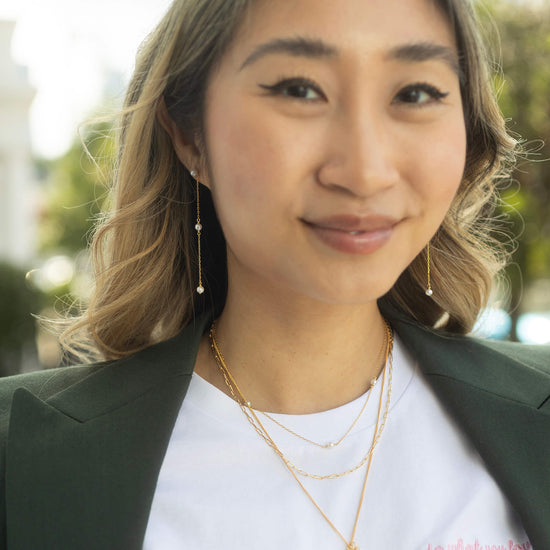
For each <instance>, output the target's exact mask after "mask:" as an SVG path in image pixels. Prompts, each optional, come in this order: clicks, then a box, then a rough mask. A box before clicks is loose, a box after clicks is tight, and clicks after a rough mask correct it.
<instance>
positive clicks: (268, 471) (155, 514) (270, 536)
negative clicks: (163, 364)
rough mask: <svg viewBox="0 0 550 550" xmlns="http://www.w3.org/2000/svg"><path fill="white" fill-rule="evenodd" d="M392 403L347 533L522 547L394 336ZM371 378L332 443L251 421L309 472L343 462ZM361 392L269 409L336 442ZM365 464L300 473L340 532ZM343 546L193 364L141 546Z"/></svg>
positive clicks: (366, 544)
mask: <svg viewBox="0 0 550 550" xmlns="http://www.w3.org/2000/svg"><path fill="white" fill-rule="evenodd" d="M393 367H394V368H393V387H392V397H391V407H390V410H389V415H388V419H387V423H386V427H385V430H384V432H383V434H382V436H381V439H380V441H379V443H378V445H377V447H376V449H375V452H374V457H373V461H372V466H371V470H370V474H369V478H368V482H367V486H366V492H365V498H364V502H363V508H362V511H361V516H360V518H359V524H358V528H357V534H356V537H355V541H356V543H357V545H358V547H359V548H360V549H361V550H366V549H374V548H376V549H384V550H469V549H471V550H485V549H486V548H489V549H490V550H494V549H496V550H501V549H502V550H504V549H505V550H526V549H529V548H531V545H530V544H529V541H528V538H527V535H526V534H525V531H524V530H523V528H522V526H521V524H520V522H519V520H518V518H517V517H516V515H515V513H514V512H513V510H512V508H511V506H510V505H509V503H508V502H507V500H506V498H505V497H504V495H503V494H502V492H501V491H500V489H499V488H498V486H497V485H496V483H495V482H494V480H493V479H492V477H491V476H490V475H489V474H488V472H487V470H486V468H485V466H484V464H483V462H482V461H481V459H480V457H479V456H478V454H477V452H476V450H475V449H474V448H473V447H472V445H471V444H470V443H469V441H467V440H466V438H465V437H464V436H463V435H462V433H461V432H460V431H459V430H458V429H457V427H456V424H455V422H454V420H453V419H452V418H451V417H450V416H449V415H448V414H447V413H446V411H445V410H444V409H443V408H442V406H441V405H440V403H439V401H438V400H437V398H436V396H435V395H434V393H433V391H432V389H431V388H430V387H429V385H428V383H427V382H426V380H425V379H424V377H423V376H422V374H421V373H420V371H419V370H418V368H417V367H416V365H415V364H414V362H413V361H411V359H410V357H409V356H407V355H406V354H405V351H404V349H403V347H402V345H401V344H400V342H399V339H397V338H396V341H395V345H394V353H393ZM381 386H382V384H381V383H379V384H377V385H376V386H375V388H374V390H372V391H373V394H372V396H371V398H370V400H369V402H368V405H367V408H366V410H365V411H364V413H363V415H362V416H361V418H360V420H359V422H358V423H357V424H356V426H355V427H354V429H353V430H352V432H351V433H350V434H349V435H348V436H347V437H346V439H345V440H344V441H343V442H342V443H341V444H340V445H338V446H337V447H334V448H330V449H322V448H319V447H316V446H314V445H311V444H310V443H307V442H305V441H302V440H301V439H299V438H297V437H295V436H293V435H291V434H289V433H288V432H286V431H284V430H283V429H282V428H280V427H279V426H277V425H276V424H274V423H272V422H271V421H270V420H268V419H267V418H265V417H263V416H261V415H260V416H259V418H260V420H261V422H262V423H263V424H264V426H265V427H266V429H267V430H268V431H269V433H270V435H271V436H272V438H273V439H274V440H275V442H276V443H277V444H278V445H279V447H280V449H281V450H282V451H283V452H284V454H285V455H286V456H287V457H288V458H289V459H290V460H291V461H292V462H293V463H294V464H296V465H297V466H299V467H302V468H303V469H304V470H306V471H308V472H311V473H319V474H323V475H324V474H330V473H334V472H340V471H343V470H347V469H349V468H350V467H352V466H354V465H356V464H357V463H359V462H360V461H361V458H362V457H363V456H364V455H365V453H366V452H367V450H368V449H369V447H370V444H371V442H372V437H373V432H374V426H375V423H376V414H377V409H378V399H379V396H380V391H381ZM364 400H365V396H362V397H360V398H359V399H356V400H354V401H352V402H350V403H347V404H345V405H343V406H341V407H338V408H336V409H333V410H329V411H325V412H322V413H317V414H307V415H272V416H274V417H275V418H277V419H278V420H279V421H281V422H282V423H283V424H284V425H285V426H288V427H289V428H291V429H292V430H294V431H296V432H297V433H300V434H302V435H304V436H305V437H307V438H309V439H311V440H314V441H318V442H323V443H324V442H329V441H336V440H338V439H339V437H340V436H341V435H342V434H343V433H345V431H346V429H347V428H348V427H349V425H350V424H351V422H352V421H353V419H354V418H355V417H356V415H357V414H358V412H359V411H360V409H361V407H362V406H363V404H364ZM364 473H365V468H364V467H363V468H361V469H360V470H358V471H356V472H354V473H352V474H349V475H345V476H343V477H341V478H339V479H336V480H316V479H310V478H304V477H300V480H301V481H303V483H304V485H305V487H306V488H307V489H308V491H310V493H311V494H312V496H313V497H314V499H315V500H316V501H317V503H318V504H319V506H320V507H321V508H322V509H323V511H324V512H325V513H326V515H327V516H328V517H329V518H330V520H331V521H332V522H333V523H334V525H335V526H336V527H337V528H338V529H339V530H340V531H341V533H342V534H343V536H344V537H345V538H346V539H349V537H350V535H351V532H352V529H353V524H354V521H355V516H356V512H357V505H358V501H359V497H360V493H361V488H362V483H363V479H364ZM243 548H250V549H254V550H256V549H260V548H261V549H262V550H282V549H288V550H312V549H317V550H324V549H327V550H332V549H334V550H344V549H345V545H344V543H343V542H342V540H341V539H340V538H339V537H338V535H337V534H336V533H335V532H334V530H333V529H332V528H331V527H330V525H329V524H328V523H327V522H326V520H325V519H324V518H323V517H322V516H321V514H320V513H319V511H318V510H317V509H316V508H315V507H314V506H313V504H312V503H311V501H310V500H309V499H308V497H307V496H306V495H305V494H304V492H303V491H302V489H300V487H299V486H298V484H297V483H296V481H295V480H294V479H293V478H292V476H291V475H290V473H289V471H288V470H287V469H286V467H285V466H284V464H283V463H282V461H281V459H280V458H279V457H278V456H277V455H276V454H275V452H274V451H273V450H272V449H271V448H270V447H268V445H267V444H266V443H265V441H264V440H263V439H261V438H260V436H259V435H258V434H257V433H256V431H255V430H254V429H253V427H252V426H251V425H250V424H249V422H248V421H247V419H246V417H245V416H244V414H243V412H242V411H241V409H240V408H239V406H238V404H237V403H236V402H234V401H233V400H232V399H231V398H229V397H228V396H227V395H225V394H224V393H223V392H221V391H220V390H218V389H217V388H216V387H214V386H212V385H211V384H209V383H208V382H206V381H205V380H203V379H202V378H200V377H199V376H198V375H196V374H194V375H193V378H192V380H191V384H190V386H189V391H188V394H187V396H186V398H185V400H184V402H183V405H182V408H181V411H180V414H179V416H178V419H177V422H176V425H175V428H174V431H173V433H172V437H171V440H170V444H169V446H168V450H167V454H166V457H165V459H164V463H163V466H162V468H161V471H160V476H159V479H158V484H157V488H156V492H155V495H154V500H153V505H152V509H151V515H150V518H149V525H148V527H147V532H146V536H145V544H144V550H176V549H177V550H182V549H193V550H242V549H243Z"/></svg>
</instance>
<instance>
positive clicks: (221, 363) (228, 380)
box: [210, 322, 393, 480]
mask: <svg viewBox="0 0 550 550" xmlns="http://www.w3.org/2000/svg"><path fill="white" fill-rule="evenodd" d="M385 324H386V331H387V332H386V334H387V346H386V356H385V365H386V366H387V365H388V364H389V367H388V370H389V372H388V390H387V396H386V406H385V409H384V415H383V417H382V423H381V424H377V426H376V429H375V432H374V438H373V442H372V444H371V446H370V448H369V450H368V451H367V453H366V454H365V456H364V457H363V458H362V459H361V461H360V462H359V464H357V465H355V466H353V467H352V468H350V469H348V470H345V471H343V472H338V473H334V474H326V475H323V474H312V473H310V472H306V471H305V470H304V469H302V468H300V467H298V466H296V464H294V463H293V462H291V461H290V460H289V459H288V458H286V457H285V456H284V454H283V453H282V452H281V450H280V449H279V447H278V446H277V445H276V444H275V443H274V442H273V440H272V438H271V437H270V436H269V434H268V431H267V430H266V429H265V427H264V426H263V424H262V423H261V422H260V420H259V418H258V416H257V415H256V413H255V412H254V409H252V408H251V406H250V404H249V401H247V400H246V399H245V397H244V395H243V393H242V391H241V390H240V388H239V386H238V384H237V383H236V382H235V379H234V378H233V376H232V374H231V372H230V371H229V369H228V367H227V363H226V362H225V358H224V356H223V354H222V352H221V350H220V348H219V345H218V343H217V341H216V327H215V323H213V324H212V327H211V328H210V347H211V349H212V353H213V355H214V359H215V360H216V363H217V365H218V368H219V369H220V372H221V373H222V375H223V378H224V381H225V384H226V386H227V387H228V389H229V391H230V393H231V395H232V397H233V399H234V400H235V401H237V403H238V404H239V406H240V408H241V410H242V411H243V413H244V414H245V416H246V418H247V419H248V421H249V422H250V424H251V425H252V427H253V428H254V429H255V430H256V432H257V433H258V435H259V436H260V437H261V438H262V439H264V440H265V442H266V443H267V444H268V445H269V446H270V447H271V448H272V449H273V450H274V451H275V452H276V453H277V454H278V455H279V456H280V458H281V459H282V460H283V461H284V462H285V464H288V466H289V467H290V468H292V470H294V471H295V472H296V473H298V474H299V475H301V476H304V477H310V478H313V479H319V480H324V479H337V478H339V477H343V476H345V475H348V474H351V473H353V472H355V471H357V470H359V469H360V468H361V467H362V466H364V465H365V464H366V463H367V462H368V461H369V460H370V457H371V456H372V453H373V452H374V449H375V448H376V445H377V444H378V441H379V440H380V437H381V436H382V432H383V431H384V427H385V426H386V421H387V418H388V412H389V409H390V402H391V390H392V379H393V357H392V351H393V332H392V330H391V327H390V326H389V325H388V323H387V322H385ZM385 376H386V367H384V379H385ZM235 390H236V391H235ZM236 393H238V394H239V396H237V394H236ZM383 397H384V386H383V387H382V388H381V389H380V403H379V408H380V407H381V406H382V400H383Z"/></svg>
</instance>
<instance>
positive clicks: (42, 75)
mask: <svg viewBox="0 0 550 550" xmlns="http://www.w3.org/2000/svg"><path fill="white" fill-rule="evenodd" d="M169 3H170V2H169V0H94V1H93V2H90V1H89V0H0V20H12V21H15V22H16V27H15V31H14V35H13V40H12V58H13V59H14V61H15V62H16V63H17V64H18V65H22V66H25V67H27V69H28V74H29V81H30V83H31V85H32V86H33V87H34V88H35V89H36V96H35V99H34V101H33V104H32V107H31V114H30V125H31V136H32V149H33V153H34V154H35V155H37V156H41V157H46V158H54V157H57V156H59V155H61V154H63V152H64V151H66V149H67V148H68V147H69V145H70V143H71V142H72V141H73V140H74V139H75V137H76V136H77V128H78V125H79V124H80V123H82V122H84V121H85V120H86V118H89V117H90V116H92V115H94V114H97V111H96V109H97V108H98V107H99V105H100V103H101V100H102V98H103V97H104V94H105V91H108V92H109V94H110V95H113V96H115V98H117V97H118V99H120V100H121V98H122V96H123V93H124V88H125V85H126V83H127V80H128V78H129V77H130V75H131V73H132V69H133V65H134V57H135V53H136V50H137V48H138V46H139V44H140V42H141V41H142V39H143V38H144V37H145V36H146V35H147V33H148V32H149V31H150V30H151V29H152V28H153V27H154V25H155V23H156V22H157V21H158V20H159V19H160V18H161V17H162V15H163V14H164V12H165V11H166V9H167V8H168V5H169ZM101 112H103V113H105V111H104V110H103V111H101ZM101 112H100V114H101Z"/></svg>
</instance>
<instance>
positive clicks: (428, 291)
mask: <svg viewBox="0 0 550 550" xmlns="http://www.w3.org/2000/svg"><path fill="white" fill-rule="evenodd" d="M426 263H427V264H428V286H427V288H426V296H433V293H434V291H433V290H432V279H431V273H430V268H431V266H430V243H428V244H427V246H426Z"/></svg>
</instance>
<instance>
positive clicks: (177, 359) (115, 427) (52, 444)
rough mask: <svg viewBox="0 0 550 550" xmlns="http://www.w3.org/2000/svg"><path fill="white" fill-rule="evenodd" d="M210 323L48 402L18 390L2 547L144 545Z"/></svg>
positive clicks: (127, 547) (9, 448)
mask: <svg viewBox="0 0 550 550" xmlns="http://www.w3.org/2000/svg"><path fill="white" fill-rule="evenodd" d="M206 321H207V320H206V319H202V320H201V321H199V322H197V323H196V324H194V325H192V326H190V327H189V328H187V329H185V330H184V331H183V332H182V333H181V334H180V335H179V336H177V337H176V338H174V339H172V340H169V341H167V342H163V343H161V344H159V345H156V346H153V347H151V348H148V349H147V350H144V351H143V352H141V353H139V354H137V355H135V356H133V357H131V358H128V359H126V360H123V361H118V362H115V363H112V364H108V365H106V366H103V367H99V368H98V370H97V372H95V373H94V374H92V375H91V376H89V377H87V378H85V379H84V380H82V381H81V382H79V383H77V384H75V385H73V386H70V387H69V388H67V389H66V390H64V391H62V392H60V393H58V394H56V395H53V396H52V397H51V398H49V399H47V400H46V401H42V400H40V399H38V398H37V397H35V396H34V395H33V394H31V393H30V392H29V391H27V390H26V389H20V390H18V391H17V392H16V393H15V394H14V400H13V405H12V414H11V419H10V427H9V435H8V444H7V451H6V501H7V510H8V515H7V533H8V541H7V542H8V548H20V549H29V550H30V549H36V548H79V549H82V550H86V549H90V550H91V549H97V548H101V549H102V550H108V549H113V550H114V549H117V550H120V549H122V548H124V550H131V549H139V548H141V546H142V543H143V536H144V533H145V529H146V527H147V520H148V517H149V511H150V506H151V501H152V497H153V494H154V490H155V487H156V482H157V477H158V473H159V470H160V467H161V465H162V461H163V458H164V454H165V451H166V448H167V446H168V442H169V439H170V435H171V432H172V429H173V425H174V422H175V420H176V417H177V414H178V411H179V409H180V405H181V402H182V400H183V398H184V396H185V393H186V391H187V387H188V384H189V380H190V377H191V373H192V370H193V367H194V362H195V356H196V352H197V348H198V344H199V341H200V336H201V334H202V332H203V329H204V326H205V324H206ZM83 396H85V398H83Z"/></svg>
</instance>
